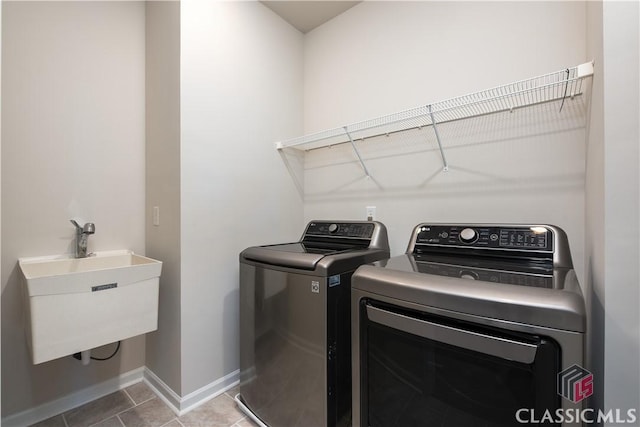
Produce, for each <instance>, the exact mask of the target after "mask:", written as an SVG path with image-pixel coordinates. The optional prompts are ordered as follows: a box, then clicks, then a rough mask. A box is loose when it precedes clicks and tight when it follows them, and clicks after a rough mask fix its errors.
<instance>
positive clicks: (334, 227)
mask: <svg viewBox="0 0 640 427" xmlns="http://www.w3.org/2000/svg"><path fill="white" fill-rule="evenodd" d="M336 231H338V224H331V225H329V233H335V232H336Z"/></svg>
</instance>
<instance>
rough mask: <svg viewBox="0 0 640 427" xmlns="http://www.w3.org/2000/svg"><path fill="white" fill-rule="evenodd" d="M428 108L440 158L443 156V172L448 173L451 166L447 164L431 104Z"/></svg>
mask: <svg viewBox="0 0 640 427" xmlns="http://www.w3.org/2000/svg"><path fill="white" fill-rule="evenodd" d="M427 107H428V108H429V116H430V117H431V126H433V132H434V133H435V134H436V141H438V148H440V156H442V164H443V165H444V167H443V168H442V170H443V171H445V172H447V171H448V170H449V164H448V163H447V158H446V157H445V156H444V150H443V149H442V143H441V142H440V134H439V133H438V126H437V125H436V119H434V118H433V111H432V108H431V104H429V105H428V106H427Z"/></svg>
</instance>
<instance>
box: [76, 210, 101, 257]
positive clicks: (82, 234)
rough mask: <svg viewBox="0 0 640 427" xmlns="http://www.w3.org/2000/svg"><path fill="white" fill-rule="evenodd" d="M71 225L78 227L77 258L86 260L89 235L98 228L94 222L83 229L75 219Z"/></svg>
mask: <svg viewBox="0 0 640 427" xmlns="http://www.w3.org/2000/svg"><path fill="white" fill-rule="evenodd" d="M71 224H73V225H75V227H76V258H86V257H87V241H88V240H89V234H93V233H95V232H96V226H95V225H93V223H92V222H88V223H86V224H85V225H84V226H83V227H80V224H78V223H77V222H76V221H75V220H73V219H72V220H71Z"/></svg>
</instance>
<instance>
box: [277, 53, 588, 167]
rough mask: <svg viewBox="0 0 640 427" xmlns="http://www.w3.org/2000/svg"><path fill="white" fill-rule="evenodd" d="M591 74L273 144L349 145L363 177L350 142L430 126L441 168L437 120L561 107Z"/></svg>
mask: <svg viewBox="0 0 640 427" xmlns="http://www.w3.org/2000/svg"><path fill="white" fill-rule="evenodd" d="M592 75H593V63H592V62H587V63H584V64H581V65H577V66H575V67H571V68H567V69H564V70H560V71H556V72H553V73H549V74H544V75H542V76H537V77H533V78H530V79H526V80H520V81H517V82H513V83H509V84H506V85H502V86H497V87H494V88H491V89H487V90H483V91H480V92H475V93H471V94H468V95H463V96H459V97H456V98H451V99H447V100H444V101H440V102H436V103H433V104H427V105H423V106H419V107H415V108H411V109H408V110H404V111H400V112H397V113H393V114H389V115H386V116H381V117H377V118H374V119H369V120H364V121H361V122H356V123H352V124H349V125H346V126H341V127H338V128H333V129H328V130H325V131H322V132H317V133H313V134H309V135H304V136H301V137H297V138H292V139H288V140H285V141H281V142H277V143H276V148H277V149H278V150H282V149H284V148H296V149H301V150H305V151H306V150H313V149H318V148H324V147H329V146H333V145H338V144H345V143H351V145H352V146H353V149H354V151H355V153H356V155H357V156H358V159H359V160H360V163H361V164H362V167H363V169H364V170H365V173H367V175H368V171H367V168H366V166H365V164H364V161H363V160H362V158H361V156H360V154H359V153H358V150H357V148H356V146H355V144H354V142H353V141H354V140H358V139H366V138H371V137H374V136H380V135H385V134H391V133H396V132H402V131H405V130H409V129H415V128H422V127H424V126H432V127H433V129H434V131H435V133H436V137H437V139H438V144H439V146H440V151H441V155H442V159H443V163H444V169H445V170H447V169H448V166H447V163H446V159H445V157H444V152H443V151H442V145H441V144H440V138H439V135H438V130H437V125H438V124H440V123H447V122H451V121H455V120H464V119H468V118H472V117H478V116H482V115H487V114H493V113H498V112H503V111H513V110H516V109H519V108H524V107H527V106H531V105H536V104H541V103H546V102H552V101H558V100H562V104H561V106H560V111H562V106H563V105H564V101H565V100H566V99H567V98H573V97H575V96H578V95H581V94H582V93H583V82H584V80H585V79H586V78H589V77H591V76H592Z"/></svg>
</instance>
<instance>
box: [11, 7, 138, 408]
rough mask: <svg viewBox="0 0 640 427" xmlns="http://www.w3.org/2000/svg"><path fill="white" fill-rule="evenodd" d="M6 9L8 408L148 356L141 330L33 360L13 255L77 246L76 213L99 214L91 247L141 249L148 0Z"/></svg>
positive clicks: (31, 402)
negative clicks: (81, 350)
mask: <svg viewBox="0 0 640 427" xmlns="http://www.w3.org/2000/svg"><path fill="white" fill-rule="evenodd" d="M2 18H3V26H2V33H3V37H2V55H3V61H2V123H3V126H2V349H3V350H2V399H3V400H2V412H3V416H6V415H8V414H13V413H15V412H18V411H21V410H25V409H29V408H32V407H34V406H37V405H39V404H42V403H43V402H48V401H51V400H53V399H56V398H58V397H61V396H65V395H67V394H69V393H72V392H74V391H77V390H79V389H82V388H84V387H88V386H90V385H93V384H96V383H99V382H101V381H105V380H106V379H110V378H113V377H116V376H118V375H119V374H120V373H122V372H127V371H129V370H131V369H134V368H137V367H140V366H142V365H143V364H144V338H143V337H141V338H135V339H131V340H127V341H125V342H124V343H123V347H122V349H121V353H120V354H119V355H118V356H117V357H116V358H114V359H113V360H110V361H108V362H102V363H97V362H95V363H91V364H90V365H89V366H86V367H85V366H82V365H81V364H80V362H78V361H77V360H75V359H73V358H71V357H67V358H62V359H58V360H55V361H51V362H47V363H43V364H40V365H36V366H34V365H32V364H31V361H30V360H29V356H28V352H27V347H26V341H25V338H24V324H23V318H22V316H23V310H22V299H21V290H20V283H19V280H18V272H17V260H18V257H24V256H37V255H48V254H62V253H71V252H72V251H73V241H74V228H73V226H72V225H71V224H70V223H69V219H70V218H72V217H75V218H78V219H81V220H84V221H91V222H94V223H95V224H96V234H95V235H93V236H91V237H90V239H89V250H91V251H96V250H109V249H123V248H127V249H132V250H134V251H136V252H139V253H144V249H145V248H144V197H145V194H144V174H145V172H144V170H145V167H144V143H145V140H144V135H145V129H144V78H145V76H144V70H145V64H144V41H145V38H144V37H145V34H144V3H141V2H4V3H3V16H2ZM111 349H112V347H109V348H108V349H105V350H104V351H110V350H111ZM104 351H103V352H104ZM95 354H102V353H98V352H96V353H95Z"/></svg>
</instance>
